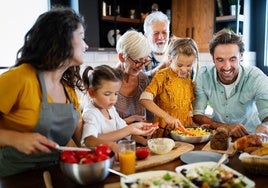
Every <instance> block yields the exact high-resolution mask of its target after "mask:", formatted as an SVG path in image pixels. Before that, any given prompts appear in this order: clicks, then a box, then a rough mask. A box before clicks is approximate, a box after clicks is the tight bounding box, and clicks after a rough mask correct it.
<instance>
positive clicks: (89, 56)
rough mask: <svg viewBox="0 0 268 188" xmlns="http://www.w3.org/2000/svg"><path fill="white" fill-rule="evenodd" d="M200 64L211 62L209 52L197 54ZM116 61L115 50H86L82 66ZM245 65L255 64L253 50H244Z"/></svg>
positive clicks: (93, 65)
mask: <svg viewBox="0 0 268 188" xmlns="http://www.w3.org/2000/svg"><path fill="white" fill-rule="evenodd" d="M199 59H200V61H199V62H200V65H201V66H202V65H208V64H211V63H212V58H211V56H210V54H209V53H200V54H199ZM117 62H118V59H117V53H116V52H115V51H88V52H86V53H85V55H84V64H83V65H82V68H81V69H83V66H87V65H90V66H92V67H95V66H98V65H102V64H106V65H110V66H112V67H113V66H115V65H116V63H117ZM243 64H245V65H254V66H255V65H256V53H255V52H245V53H244V62H243Z"/></svg>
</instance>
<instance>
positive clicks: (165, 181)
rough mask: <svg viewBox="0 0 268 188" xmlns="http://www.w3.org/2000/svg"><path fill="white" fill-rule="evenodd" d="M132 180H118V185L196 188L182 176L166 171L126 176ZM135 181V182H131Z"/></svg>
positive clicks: (126, 187)
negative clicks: (129, 181)
mask: <svg viewBox="0 0 268 188" xmlns="http://www.w3.org/2000/svg"><path fill="white" fill-rule="evenodd" d="M128 177H129V178H130V179H131V180H132V181H131V183H128V182H127V181H126V179H125V178H121V179H120V184H121V187H122V188H129V187H130V188H139V187H150V188H154V187H155V188H157V187H177V188H184V187H193V188H196V186H195V185H194V184H192V183H191V182H190V181H188V180H187V179H186V178H185V177H184V176H183V175H181V174H178V173H176V172H172V171H167V170H156V171H147V172H140V173H135V174H131V175H128ZM133 180H135V181H133Z"/></svg>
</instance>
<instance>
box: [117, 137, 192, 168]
mask: <svg viewBox="0 0 268 188" xmlns="http://www.w3.org/2000/svg"><path fill="white" fill-rule="evenodd" d="M193 149H194V145H192V144H188V143H184V142H175V147H174V148H173V149H172V150H171V151H170V152H169V153H167V154H162V155H157V154H154V153H151V154H150V155H149V157H147V158H146V159H145V160H137V162H136V171H139V170H143V169H146V168H149V167H153V166H157V165H161V164H164V163H167V162H169V161H172V160H174V159H176V158H177V157H179V156H180V155H182V154H183V153H186V152H188V151H192V150H193ZM113 169H115V170H119V163H118V162H115V164H114V166H113Z"/></svg>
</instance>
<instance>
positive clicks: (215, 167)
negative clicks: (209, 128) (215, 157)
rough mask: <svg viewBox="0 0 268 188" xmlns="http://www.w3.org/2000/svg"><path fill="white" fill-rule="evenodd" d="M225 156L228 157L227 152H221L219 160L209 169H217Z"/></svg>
mask: <svg viewBox="0 0 268 188" xmlns="http://www.w3.org/2000/svg"><path fill="white" fill-rule="evenodd" d="M227 158H228V154H226V153H225V154H223V155H222V156H221V158H220V159H219V161H218V162H217V164H216V165H215V166H213V167H212V169H211V170H215V169H217V168H218V167H219V166H220V165H221V164H222V163H223V162H224V161H225V160H226V159H227Z"/></svg>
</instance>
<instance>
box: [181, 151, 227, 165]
mask: <svg viewBox="0 0 268 188" xmlns="http://www.w3.org/2000/svg"><path fill="white" fill-rule="evenodd" d="M221 157H222V154H219V153H216V152H210V151H189V152H186V153H184V154H182V155H181V156H180V159H181V160H182V162H184V163H186V164H190V163H198V162H206V161H213V162H218V161H219V160H220V158H221ZM228 162H229V159H226V160H225V161H224V164H227V163H228Z"/></svg>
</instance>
